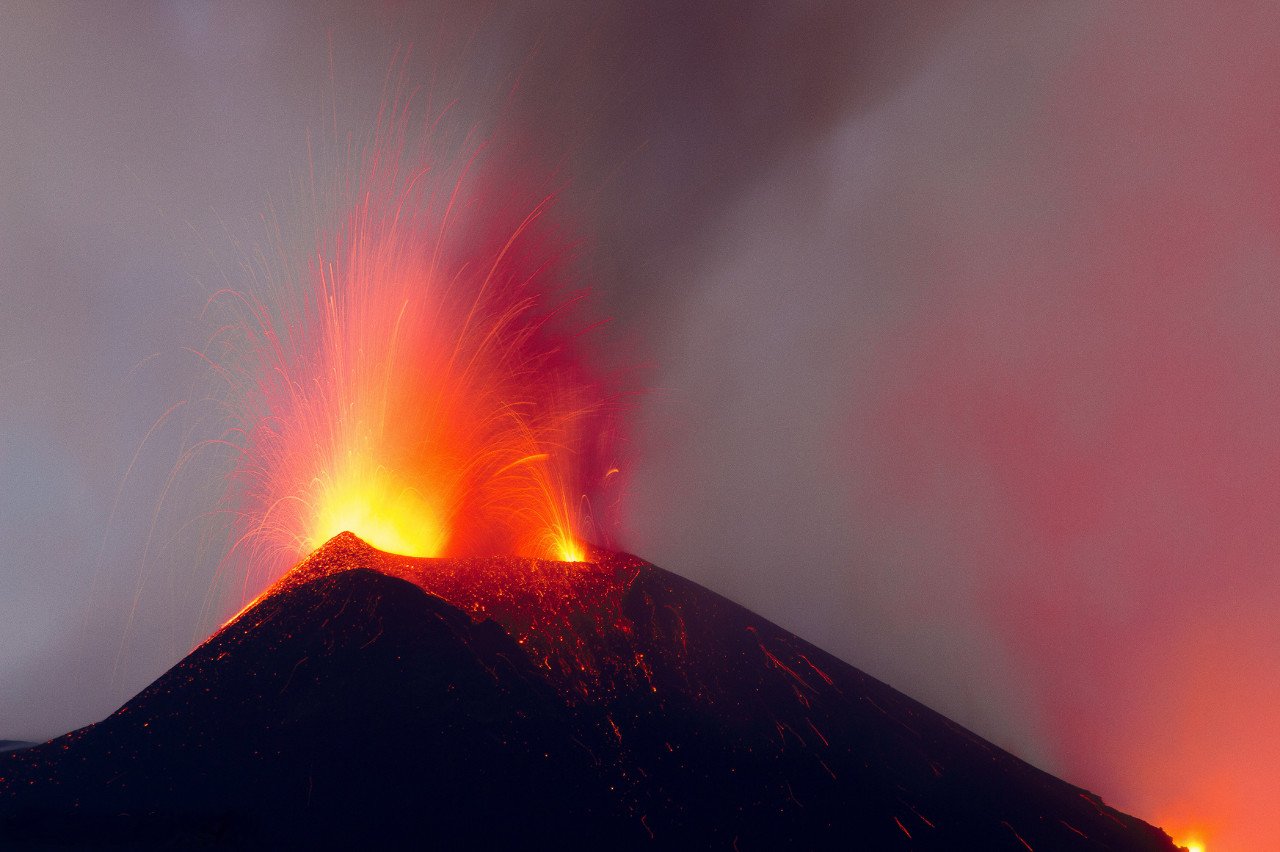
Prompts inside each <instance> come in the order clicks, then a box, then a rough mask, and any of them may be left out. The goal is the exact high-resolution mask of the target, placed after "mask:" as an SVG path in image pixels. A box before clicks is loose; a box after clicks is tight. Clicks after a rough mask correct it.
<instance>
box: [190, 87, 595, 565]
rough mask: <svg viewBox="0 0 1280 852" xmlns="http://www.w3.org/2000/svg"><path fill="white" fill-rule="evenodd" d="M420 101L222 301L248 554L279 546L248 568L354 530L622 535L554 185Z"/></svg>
mask: <svg viewBox="0 0 1280 852" xmlns="http://www.w3.org/2000/svg"><path fill="white" fill-rule="evenodd" d="M411 112H412V110H410V109H409V108H408V107H407V105H406V104H404V103H400V102H398V101H396V100H394V99H393V100H392V101H391V102H390V103H388V104H387V105H386V106H385V107H384V110H383V115H382V118H381V119H380V122H379V125H378V128H377V131H376V133H375V134H374V137H373V138H372V139H371V140H370V141H369V142H368V144H367V145H366V146H365V149H364V150H363V151H362V152H359V154H358V156H357V155H352V157H351V162H349V163H348V164H346V165H345V166H342V167H340V168H337V169H335V170H334V172H335V174H334V175H333V177H332V178H331V179H330V180H329V182H328V184H327V185H326V184H325V183H324V182H323V181H321V180H320V179H319V178H314V177H313V181H314V182H315V184H316V185H314V186H313V187H312V188H311V194H312V195H313V196H315V197H316V199H317V200H316V201H315V202H314V204H315V206H316V210H315V211H314V212H313V213H310V212H308V211H307V210H306V206H305V205H302V207H301V208H300V210H299V216H298V217H297V218H301V219H302V220H304V221H305V220H308V219H310V218H314V219H315V220H316V224H315V232H314V234H312V235H308V236H305V237H295V238H294V240H295V242H299V243H301V244H302V246H304V247H302V248H298V247H295V246H294V245H293V244H292V243H291V242H289V241H288V240H287V239H286V238H284V237H282V236H279V235H276V236H274V237H273V239H274V240H275V241H276V243H277V244H276V245H274V246H273V247H272V249H271V250H267V251H263V252H262V253H261V260H260V269H259V270H257V273H256V275H255V276H254V280H253V281H252V285H251V286H250V287H249V288H247V289H246V290H245V291H243V292H241V291H231V290H227V291H223V292H220V293H219V294H217V295H216V296H215V297H214V299H213V300H212V302H211V307H212V308H214V311H213V313H215V314H216V315H217V323H218V328H217V331H216V333H215V334H214V335H213V337H212V339H211V341H210V342H209V344H208V345H207V346H206V347H205V351H204V353H203V354H204V355H205V356H206V358H207V360H208V361H209V363H210V364H212V365H214V368H215V370H216V372H217V375H218V377H219V380H220V381H221V382H223V383H224V385H225V389H226V407H227V409H228V410H229V411H231V412H232V413H233V418H234V422H233V423H232V424H231V425H230V427H229V428H228V429H227V431H226V433H225V435H224V439H225V442H226V443H228V444H231V445H233V446H235V447H236V448H237V449H239V450H240V456H239V459H238V465H237V470H236V473H235V476H234V477H232V480H231V485H232V488H231V493H230V494H229V496H228V503H229V505H230V506H231V507H232V511H233V512H234V513H235V514H236V516H237V517H238V518H239V521H240V530H239V538H238V541H237V545H236V548H235V551H234V553H235V555H237V558H238V557H239V556H243V561H244V562H247V563H249V564H251V565H252V567H253V569H254V570H262V568H263V563H264V561H266V562H268V563H270V565H269V566H268V569H267V570H266V572H265V573H266V576H265V577H263V576H256V577H253V578H247V579H246V581H245V582H244V584H243V585H244V586H245V587H247V588H253V587H254V586H258V587H261V586H262V585H265V582H266V581H270V580H273V579H275V578H276V577H277V576H279V574H280V573H281V572H282V571H283V570H284V569H285V568H286V567H288V566H289V565H291V564H293V563H294V562H296V561H297V560H298V559H299V558H301V557H303V556H305V555H306V554H307V553H309V552H311V551H312V550H314V549H315V548H317V547H319V546H321V545H322V544H323V543H324V542H326V541H328V540H329V539H330V538H332V537H333V536H335V535H337V534H338V533H340V532H343V531H345V530H352V531H354V532H356V533H358V534H359V535H360V536H362V537H363V538H364V539H365V540H367V541H369V542H371V543H373V544H375V545H376V546H377V547H379V548H381V549H383V550H386V551H390V552H395V553H402V554H405V555H409V556H424V557H430V556H445V555H448V556H468V555H476V554H514V555H520V556H528V557H538V558H547V559H555V560H565V561H577V560H580V559H581V557H582V547H581V544H580V543H579V542H580V540H581V539H582V538H583V537H584V536H585V535H592V537H595V538H599V537H600V536H601V535H602V533H603V530H601V529H600V528H599V525H598V524H596V523H595V517H594V516H595V514H596V509H595V508H594V507H598V506H601V505H604V504H605V503H607V502H608V501H607V500H606V499H604V497H603V490H604V489H605V488H606V487H611V486H612V484H613V479H615V478H612V477H611V474H612V472H613V471H614V470H615V468H614V465H615V464H616V462H617V460H616V459H615V458H612V457H611V456H610V452H611V451H610V449H609V447H610V446H611V445H612V438H613V437H614V436H615V435H616V432H617V424H616V422H615V421H614V419H613V413H614V409H615V404H614V400H615V399H616V394H615V393H614V392H612V391H611V390H610V389H609V388H608V387H606V385H607V382H606V381H604V379H603V378H602V377H601V373H599V372H598V371H596V370H595V368H594V367H589V366H588V363H587V362H588V361H589V360H590V359H588V358H587V357H586V356H585V351H584V348H585V345H586V344H585V342H584V340H585V338H584V334H583V332H584V329H586V328H588V327H589V326H591V325H592V324H593V321H590V320H588V319H587V318H585V317H584V316H583V310H582V305H583V300H582V298H581V294H580V291H577V290H576V288H575V285H574V282H573V277H572V275H571V274H570V273H569V272H568V271H567V269H568V262H567V260H566V259H565V258H564V257H563V256H562V255H563V254H564V251H563V249H561V248H560V247H559V246H560V245H561V242H560V241H559V240H558V239H553V238H552V237H550V236H549V234H550V229H549V228H548V227H544V220H545V219H547V217H548V216H549V213H548V210H549V207H550V202H551V199H550V198H547V197H540V198H539V197H535V198H530V199H520V198H519V197H518V194H516V193H513V192H511V191H510V189H509V188H508V189H501V190H500V189H497V188H489V187H497V186H498V183H497V182H496V181H494V180H493V179H492V176H489V175H485V174H484V170H485V162H484V158H483V157H482V156H481V154H482V152H483V146H474V145H469V146H467V145H464V146H462V147H460V148H458V149H457V150H453V151H449V152H444V151H442V150H439V149H438V148H436V147H433V145H432V141H431V140H430V139H426V138H419V135H418V134H416V133H414V132H412V131H411V129H410V120H409V117H408V116H409V115H410V114H411ZM525 204H527V206H522V205H525ZM278 228H280V229H281V230H284V228H285V225H279V226H278ZM575 293H577V295H575ZM607 480H608V482H606V481H607ZM585 527H592V529H585Z"/></svg>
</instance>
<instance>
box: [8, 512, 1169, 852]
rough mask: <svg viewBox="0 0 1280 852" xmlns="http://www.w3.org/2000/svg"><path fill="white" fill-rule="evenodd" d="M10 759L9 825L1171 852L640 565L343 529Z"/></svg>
mask: <svg viewBox="0 0 1280 852" xmlns="http://www.w3.org/2000/svg"><path fill="white" fill-rule="evenodd" d="M365 568H372V569H375V570H359V569H365ZM389 575H394V576H389ZM400 578H403V579H400ZM406 580H409V581H412V582H407V581H406ZM415 584H416V585H415ZM423 588H431V589H432V590H433V591H435V592H436V593H438V594H440V595H442V596H443V597H444V598H447V599H449V600H452V601H453V602H454V603H456V604H459V606H460V607H461V608H458V607H455V606H454V605H451V604H450V603H446V602H445V600H442V599H441V598H440V597H434V596H432V595H428V594H426V593H424V591H423V590H422V589H423ZM489 619H494V620H489ZM0 778H2V780H0V839H8V840H11V841H18V842H22V841H26V842H37V841H39V842H51V843H58V842H61V843H66V844H68V845H70V846H78V845H82V844H87V843H91V842H92V843H101V842H104V841H112V840H118V841H124V842H135V843H143V844H152V843H154V844H160V843H171V844H173V845H178V846H186V845H192V844H197V843H206V842H212V843H214V844H220V843H226V844H244V845H254V846H264V847H271V846H277V847H278V846H286V847H294V846H301V845H322V846H351V847H360V846H364V847H368V846H373V847H379V846H387V845H392V844H411V845H412V846H415V847H417V846H424V845H425V846H428V847H434V846H442V847H444V848H450V847H453V846H456V845H467V846H473V847H480V848H484V847H489V846H493V845H498V844H500V845H518V846H521V847H525V848H529V847H535V848H536V847H543V846H548V845H551V844H552V843H555V844H556V845H558V846H570V847H591V848H618V847H635V846H645V847H649V846H653V847H655V848H666V847H671V846H680V847H694V848H723V849H730V848H735V847H736V848H738V849H741V850H748V849H777V848H801V849H809V848H839V849H850V848H853V849H857V848H865V849H939V850H942V849H946V850H955V849H982V850H999V849H1009V850H1014V852H1025V850H1027V849H1033V850H1056V849H1135V850H1146V849H1150V850H1156V849H1159V850H1172V849H1174V847H1173V845H1172V843H1171V842H1170V841H1169V839H1168V837H1166V836H1165V835H1164V834H1163V833H1162V832H1160V831H1158V830H1156V829H1154V828H1152V827H1151V826H1149V825H1147V824H1146V823H1143V822H1142V821H1140V820H1137V819H1134V818H1132V817H1129V816H1126V815H1124V814H1120V813H1118V812H1116V811H1114V810H1112V809H1110V808H1108V807H1107V806H1106V805H1104V804H1103V803H1102V802H1101V801H1100V800H1099V799H1097V798H1096V797H1095V796H1093V795H1091V794H1089V793H1087V792H1085V791H1083V790H1079V789H1077V788H1074V787H1072V786H1070V785H1068V784H1065V783H1064V782H1062V781H1060V780H1058V779H1056V778H1053V777H1052V776H1049V775H1047V774H1045V773H1043V772H1040V771H1039V770H1037V769H1034V768H1033V767H1031V766H1029V765H1028V764H1026V763H1024V762H1022V761H1020V760H1018V759H1017V758H1015V757H1013V756H1011V755H1009V754H1008V753H1006V752H1003V751H1001V750H1000V749H998V748H996V747H994V746H992V745H990V744H989V743H986V742H985V741H983V740H981V739H979V738H978V737H976V736H974V735H973V734H971V733H969V732H967V731H965V730H964V729H962V728H960V727H959V726H957V725H955V724H954V723H952V722H950V721H948V720H947V719H945V718H943V717H941V716H939V715H938V714H936V713H934V712H932V711H930V710H928V709H927V708H925V707H923V706H922V705H920V704H918V703H916V702H914V701H912V700H911V699H909V698H907V697H906V696H903V695H902V694H900V693H898V692H896V691H895V690H893V689H891V688H890V687H888V686H886V685H884V684H882V683H880V682H879V681H876V680H874V679H873V678H870V677H868V676H866V675H864V674H862V673H861V672H859V671H857V670H856V669H854V668H852V667H850V666H848V665H846V664H844V663H842V662H840V661H839V660H836V659H835V658H833V657H831V656H829V655H827V654H825V653H823V652H822V651H820V650H818V649H817V648H815V647H813V646H812V645H809V644H808V643H806V642H804V641H803V640H801V639H799V638H797V637H795V636H793V635H791V634H789V633H787V632H786V631H783V630H781V629H780V628H778V627H776V626H775V625H772V624H770V623H769V622H767V621H764V620H763V619H760V618H758V617H757V616H755V615H753V614H752V613H750V612H748V611H747V610H744V609H742V608H741V607H738V606H736V605H735V604H732V603H730V602H729V601H727V600H725V599H724V598H721V597H719V596H718V595H715V594H713V593H711V592H708V591H707V590H705V589H702V588H701V587H698V586H696V585H694V584H692V583H689V582H687V581H685V580H682V579H680V578H678V577H675V576H674V575H671V574H669V573H667V572H665V571H662V570H661V569H658V568H655V567H653V566H651V565H648V564H645V563H642V562H640V561H639V560H634V559H630V558H627V557H606V558H602V560H601V561H600V563H598V564H597V565H595V566H587V567H583V566H565V565H556V564H548V563H532V562H528V561H525V560H471V561H462V562H449V563H445V562H442V561H436V560H405V559H403V558H401V557H392V556H389V555H387V554H381V553H378V552H377V551H374V550H372V549H370V548H368V547H367V546H366V545H363V543H361V542H359V541H358V540H357V539H354V537H349V536H348V537H340V538H339V539H335V541H334V542H331V543H330V544H329V545H326V547H325V548H323V549H322V550H321V551H319V552H318V553H317V554H316V556H314V557H312V559H310V560H308V562H306V563H303V565H302V566H300V567H299V568H298V569H296V570H295V572H294V575H293V576H291V577H290V578H287V581H286V582H282V583H281V584H279V585H278V586H277V587H276V588H275V589H274V590H273V591H272V592H271V593H269V594H267V595H266V596H265V597H264V599H263V600H262V601H261V602H259V603H258V604H257V605H256V606H254V607H253V608H251V609H250V610H248V611H247V612H246V613H244V614H243V615H242V616H241V617H240V618H239V619H238V620H236V621H235V622H233V623H232V624H231V625H230V626H229V627H227V628H226V629H224V630H223V631H221V632H220V633H219V634H217V635H215V636H214V637H213V638H212V639H211V640H210V641H209V642H207V643H205V644H204V645H203V646H201V647H200V648H198V649H197V650H196V651H194V652H193V653H192V654H191V655H190V656H188V657H187V658H186V659H185V660H183V661H182V662H181V663H179V664H178V665H177V666H175V667H174V668H173V669H172V670H171V671H170V672H168V673H167V674H166V675H165V676H163V677H162V678H161V679H160V680H158V681H157V682H156V683H155V684H153V685H152V686H151V687H149V688H148V689H147V690H146V691H144V692H143V693H141V694H140V695H139V696H138V697H136V698H135V699H134V700H132V701H130V702H129V703H128V704H127V705H126V706H125V707H124V708H122V709H121V710H120V711H118V712H117V713H116V714H115V715H113V716H111V717H110V718H109V719H107V720H106V721H104V722H102V723H100V724H98V725H94V726H90V727H89V728H85V729H83V730H80V731H76V732H74V733H72V734H69V735H67V736H66V737H62V738H60V739H58V740H54V741H53V742H52V743H49V744H46V745H43V746H39V747H36V748H33V749H27V750H24V751H21V752H16V753H12V754H6V755H0ZM0 845H3V844H0Z"/></svg>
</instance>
